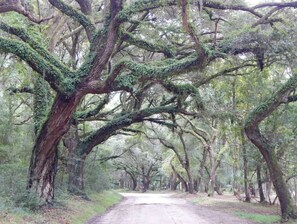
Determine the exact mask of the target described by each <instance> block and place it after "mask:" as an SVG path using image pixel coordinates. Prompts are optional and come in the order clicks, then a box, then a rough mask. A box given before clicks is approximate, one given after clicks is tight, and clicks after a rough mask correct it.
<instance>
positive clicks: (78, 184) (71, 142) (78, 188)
mask: <svg viewBox="0 0 297 224" xmlns="http://www.w3.org/2000/svg"><path fill="white" fill-rule="evenodd" d="M77 125H78V124H77V122H76V121H75V120H73V121H72V124H71V125H70V128H69V130H68V132H67V134H66V135H65V136H64V139H63V141H64V145H65V146H66V148H67V149H68V173H69V177H68V192H69V193H71V194H75V195H83V196H85V193H84V179H83V174H84V171H83V170H84V163H85V159H86V156H82V155H81V153H80V152H81V149H80V148H79V147H78V142H79V139H78V138H79V137H78V128H77Z"/></svg>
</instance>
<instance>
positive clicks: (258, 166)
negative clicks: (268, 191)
mask: <svg viewBox="0 0 297 224" xmlns="http://www.w3.org/2000/svg"><path fill="white" fill-rule="evenodd" d="M257 183H258V189H259V197H260V203H263V202H265V201H266V199H265V196H264V191H263V187H262V178H261V165H260V164H258V165H257Z"/></svg>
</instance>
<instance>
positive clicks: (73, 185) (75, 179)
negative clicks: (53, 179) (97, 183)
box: [68, 156, 86, 196]
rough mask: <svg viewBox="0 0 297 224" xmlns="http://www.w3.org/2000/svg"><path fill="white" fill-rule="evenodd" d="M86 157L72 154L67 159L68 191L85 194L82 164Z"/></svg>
mask: <svg viewBox="0 0 297 224" xmlns="http://www.w3.org/2000/svg"><path fill="white" fill-rule="evenodd" d="M85 159H86V157H81V156H73V157H72V158H71V159H70V161H69V182H68V191H69V192H70V193H72V194H75V195H83V196H85V185H84V164H85Z"/></svg>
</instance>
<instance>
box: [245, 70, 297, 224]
mask: <svg viewBox="0 0 297 224" xmlns="http://www.w3.org/2000/svg"><path fill="white" fill-rule="evenodd" d="M296 87H297V75H296V74H295V73H294V74H293V75H292V76H291V77H290V78H289V79H288V81H287V82H286V83H285V84H283V85H282V87H281V88H280V89H278V90H277V91H276V92H274V93H273V94H272V96H271V97H270V98H269V99H267V100H266V101H264V102H263V103H262V104H260V105H259V106H258V107H256V108H255V109H254V110H253V111H252V112H251V113H250V114H249V115H248V117H247V118H246V121H245V133H246V135H247V136H248V138H249V139H250V140H251V142H252V143H253V144H254V145H255V146H256V147H257V148H258V149H259V151H260V152H261V154H262V155H263V157H264V159H265V161H266V163H267V167H268V169H269V173H270V177H271V180H272V183H273V185H274V188H275V191H276V194H277V196H278V198H279V202H280V207H281V213H282V220H283V221H287V220H288V219H289V218H297V216H296V213H295V211H294V208H293V204H292V202H291V195H290V192H289V191H288V188H287V184H286V182H285V181H284V178H283V175H282V171H281V168H280V166H279V164H278V161H277V156H276V155H275V152H274V149H273V147H272V146H271V145H270V142H269V141H268V140H267V139H266V138H265V137H264V135H262V134H261V132H260V128H259V125H260V123H261V122H262V121H263V120H264V119H265V118H267V117H268V116H269V115H270V114H271V113H272V112H273V111H275V110H276V109H277V108H278V107H279V106H280V105H281V104H282V103H285V102H288V100H289V95H290V94H291V92H292V91H293V90H295V88H296Z"/></svg>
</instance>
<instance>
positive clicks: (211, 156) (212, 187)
mask: <svg viewBox="0 0 297 224" xmlns="http://www.w3.org/2000/svg"><path fill="white" fill-rule="evenodd" d="M208 154H209V164H210V175H209V187H208V196H210V197H213V196H214V190H215V179H216V176H215V175H216V174H215V158H214V153H213V149H212V147H211V146H210V145H209V146H208Z"/></svg>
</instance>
